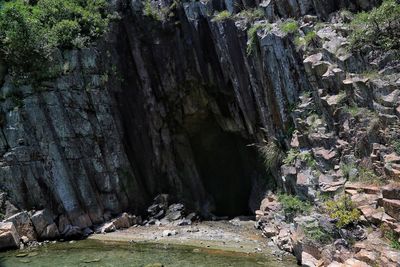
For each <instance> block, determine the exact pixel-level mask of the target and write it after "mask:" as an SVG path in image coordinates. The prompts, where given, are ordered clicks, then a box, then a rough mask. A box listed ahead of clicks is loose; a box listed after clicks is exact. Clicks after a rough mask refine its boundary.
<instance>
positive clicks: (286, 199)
mask: <svg viewBox="0 0 400 267" xmlns="http://www.w3.org/2000/svg"><path fill="white" fill-rule="evenodd" d="M278 201H279V202H280V203H281V204H282V208H283V211H284V212H285V214H286V215H288V214H291V215H295V214H304V213H308V212H309V211H310V210H311V205H310V203H308V202H305V201H302V200H300V198H299V197H298V196H292V195H287V194H280V195H279V196H278Z"/></svg>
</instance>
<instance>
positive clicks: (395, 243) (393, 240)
mask: <svg viewBox="0 0 400 267" xmlns="http://www.w3.org/2000/svg"><path fill="white" fill-rule="evenodd" d="M380 230H381V232H382V234H383V237H384V238H385V239H386V240H387V241H389V244H390V247H391V248H393V249H396V250H400V242H399V235H398V234H396V232H395V231H393V230H392V229H390V228H389V227H388V226H387V225H385V224H382V225H381V227H380Z"/></svg>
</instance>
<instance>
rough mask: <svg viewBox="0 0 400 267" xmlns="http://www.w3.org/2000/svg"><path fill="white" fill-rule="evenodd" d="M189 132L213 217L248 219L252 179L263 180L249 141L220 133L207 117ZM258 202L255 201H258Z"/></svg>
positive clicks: (212, 121)
mask: <svg viewBox="0 0 400 267" xmlns="http://www.w3.org/2000/svg"><path fill="white" fill-rule="evenodd" d="M191 130H192V131H189V139H190V143H191V147H192V151H193V154H194V158H195V161H196V165H197V168H198V171H199V174H200V176H201V180H202V183H203V186H204V188H205V190H206V192H207V194H208V197H209V199H210V200H211V203H212V205H211V209H210V212H211V213H212V214H213V215H216V216H221V217H222V216H224V217H225V216H227V217H231V218H232V217H235V216H248V215H252V211H251V209H250V205H249V203H250V201H251V198H254V197H257V196H254V195H252V186H253V185H254V180H255V179H258V178H259V177H265V176H266V173H265V170H264V168H263V167H262V166H261V164H260V160H259V157H258V154H257V151H256V149H255V148H254V147H249V146H248V144H249V141H248V140H246V139H245V138H243V137H241V136H240V135H239V134H237V133H234V132H227V131H224V130H223V129H222V128H221V127H220V126H219V125H218V123H217V122H216V120H215V119H214V118H213V116H207V118H205V119H204V118H203V119H202V120H201V121H200V122H196V127H194V129H191ZM258 203H259V202H258Z"/></svg>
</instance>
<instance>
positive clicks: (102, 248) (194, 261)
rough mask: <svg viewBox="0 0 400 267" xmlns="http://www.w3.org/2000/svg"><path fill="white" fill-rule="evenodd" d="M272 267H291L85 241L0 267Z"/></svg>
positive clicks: (241, 256) (13, 254)
mask: <svg viewBox="0 0 400 267" xmlns="http://www.w3.org/2000/svg"><path fill="white" fill-rule="evenodd" d="M161 264H162V265H163V266H213V267H218V266H241V267H242V266H246V267H247V266H269V267H283V266H284V267H291V266H295V264H294V263H293V262H290V261H286V262H280V261H277V260H276V259H274V258H273V259H271V258H267V257H266V256H263V255H260V254H258V255H254V254H252V255H248V254H245V253H235V252H227V251H221V250H211V249H203V248H194V247H188V246H172V245H161V244H160V245H154V244H153V245H150V244H132V245H130V244H121V243H110V242H107V243H103V242H100V241H94V240H84V241H79V242H75V243H73V244H70V243H67V242H66V243H57V244H49V245H46V246H43V247H40V248H34V249H29V250H22V251H21V250H18V251H10V252H6V253H0V266H1V267H9V266H10V267H19V266H21V267H59V266H60V267H61V266H68V267H69V266H73V267H83V266H88V267H92V266H152V267H153V266H154V267H155V266H161Z"/></svg>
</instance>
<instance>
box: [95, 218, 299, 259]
mask: <svg viewBox="0 0 400 267" xmlns="http://www.w3.org/2000/svg"><path fill="white" fill-rule="evenodd" d="M168 233H169V234H171V235H169V236H167V234H168ZM89 239H95V240H101V241H113V242H115V241H117V242H142V243H154V244H171V245H185V246H194V247H198V248H199V249H214V250H224V251H234V252H241V253H256V254H264V255H265V256H266V257H268V258H271V257H275V258H277V259H278V260H279V259H282V258H285V260H287V259H290V258H292V256H288V255H282V253H281V252H280V251H279V250H277V249H276V248H275V247H274V246H272V245H271V244H270V245H269V244H268V243H267V239H265V238H264V237H262V235H261V232H260V231H258V230H256V229H255V228H254V221H239V220H233V221H205V222H201V223H195V224H193V225H189V226H173V225H166V226H137V227H131V228H129V229H125V230H120V231H116V232H112V233H106V234H95V235H92V236H90V237H89Z"/></svg>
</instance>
